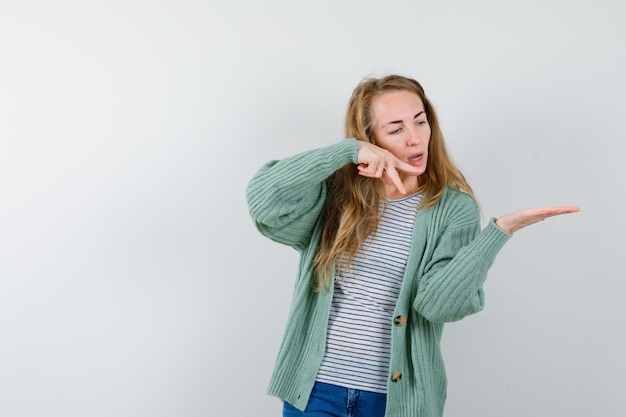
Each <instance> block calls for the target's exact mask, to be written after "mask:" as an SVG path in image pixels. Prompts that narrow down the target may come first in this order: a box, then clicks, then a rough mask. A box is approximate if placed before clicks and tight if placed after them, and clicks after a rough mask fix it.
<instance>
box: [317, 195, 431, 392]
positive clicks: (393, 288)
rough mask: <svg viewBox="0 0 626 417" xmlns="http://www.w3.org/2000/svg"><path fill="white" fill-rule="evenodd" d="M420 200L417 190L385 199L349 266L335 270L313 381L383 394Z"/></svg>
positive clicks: (385, 389) (385, 387) (420, 196)
mask: <svg viewBox="0 0 626 417" xmlns="http://www.w3.org/2000/svg"><path fill="white" fill-rule="evenodd" d="M421 199H422V194H421V193H418V194H414V195H411V196H408V197H405V198H402V199H398V200H388V201H387V204H386V208H385V211H384V213H383V217H382V219H381V221H380V224H379V226H378V230H377V232H376V233H375V234H373V235H371V236H370V237H368V238H367V240H366V241H365V243H364V244H363V247H362V250H360V251H359V252H358V253H357V254H356V256H355V258H354V260H353V261H352V265H351V267H350V270H349V271H346V270H345V268H338V271H337V272H336V278H335V291H334V297H333V302H332V306H331V310H330V319H329V323H328V333H327V343H326V352H325V354H324V359H323V361H322V364H321V367H320V369H319V371H318V375H317V380H318V381H320V382H326V383H329V384H334V385H339V386H342V387H347V388H354V389H360V390H364V391H371V392H378V393H386V391H387V378H388V369H389V359H390V354H391V324H392V320H393V318H392V316H393V311H394V307H395V304H396V300H397V297H398V294H399V292H400V286H401V285H402V279H403V276H404V270H405V267H406V262H407V258H408V256H409V250H410V247H411V234H412V230H413V224H414V222H415V216H416V213H417V206H418V205H419V203H420V201H421Z"/></svg>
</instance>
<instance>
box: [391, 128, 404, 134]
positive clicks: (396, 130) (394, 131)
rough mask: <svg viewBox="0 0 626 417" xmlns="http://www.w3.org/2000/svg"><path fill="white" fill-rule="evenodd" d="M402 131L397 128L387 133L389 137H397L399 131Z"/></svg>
mask: <svg viewBox="0 0 626 417" xmlns="http://www.w3.org/2000/svg"><path fill="white" fill-rule="evenodd" d="M401 130H402V128H397V129H395V130H392V131H391V132H389V134H390V135H397V134H398V133H400V131H401Z"/></svg>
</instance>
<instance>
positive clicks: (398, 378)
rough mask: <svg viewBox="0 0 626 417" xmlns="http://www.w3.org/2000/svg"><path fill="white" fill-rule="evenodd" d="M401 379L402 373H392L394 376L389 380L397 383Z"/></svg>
mask: <svg viewBox="0 0 626 417" xmlns="http://www.w3.org/2000/svg"><path fill="white" fill-rule="evenodd" d="M401 379H402V372H394V374H393V375H391V380H392V381H393V382H398V381H399V380H401Z"/></svg>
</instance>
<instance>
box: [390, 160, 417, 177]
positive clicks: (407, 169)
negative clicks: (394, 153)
mask: <svg viewBox="0 0 626 417" xmlns="http://www.w3.org/2000/svg"><path fill="white" fill-rule="evenodd" d="M395 167H396V169H397V170H398V171H402V172H404V173H405V174H413V175H419V174H421V173H422V168H419V167H414V166H413V165H411V164H409V163H407V162H404V161H401V160H399V159H396V163H395Z"/></svg>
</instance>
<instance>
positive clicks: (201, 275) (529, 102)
mask: <svg viewBox="0 0 626 417" xmlns="http://www.w3.org/2000/svg"><path fill="white" fill-rule="evenodd" d="M625 16H626V13H625V6H624V3H623V2H621V1H619V0H595V1H593V2H591V1H580V0H575V1H571V0H569V1H567V0H528V1H524V2H507V1H497V0H492V1H489V0H475V1H471V2H469V1H462V0H457V1H452V0H451V1H435V0H422V1H408V0H390V1H364V0H361V1H315V2H300V1H288V0H264V1H255V0H239V1H237V0H230V1H224V2H219V1H211V0H209V1H190V0H176V1H174V0H167V1H165V0H162V1H154V0H153V1H147V0H146V1H138V0H125V1H111V0H109V1H54V2H52V1H43V0H42V1H10V0H2V1H1V2H0V60H1V63H0V416H2V417H18V416H20V417H21V416H29V417H30V416H33V417H34V416H63V417H70V416H76V417H79V416H80V417H85V416H98V417H100V416H102V417H104V416H116V417H126V416H128V417H131V416H132V417H137V416H146V417H147V416H150V417H155V416H168V417H169V416H177V417H178V416H184V417H195V416H211V417H213V416H248V415H254V416H261V417H271V416H278V415H280V409H281V405H280V402H279V401H278V400H277V399H275V398H272V397H269V396H267V395H266V394H265V390H266V386H267V382H268V380H269V377H270V373H271V369H272V366H273V362H274V359H275V355H276V353H277V350H278V346H279V343H280V337H281V335H282V331H283V328H284V325H285V321H286V315H287V312H288V308H289V303H290V296H291V288H292V282H293V277H294V273H295V268H296V262H297V259H296V253H295V251H293V250H291V249H289V248H284V247H281V246H279V245H277V244H275V243H272V242H270V241H268V240H267V239H265V238H263V237H261V236H260V235H259V234H258V233H257V231H256V230H255V229H254V227H253V225H252V223H251V221H250V220H249V217H248V213H247V207H246V203H245V186H246V184H247V181H248V180H249V178H250V177H251V176H252V175H253V173H254V172H255V171H256V169H257V168H258V167H259V166H260V165H261V164H262V163H264V162H266V161H267V160H269V159H277V158H282V157H285V156H287V155H291V154H293V153H296V152H300V151H304V150H307V149H310V148H313V147H317V146H322V145H326V144H330V143H334V142H336V141H338V140H341V139H342V138H343V136H342V123H343V113H344V108H345V105H346V102H347V99H348V97H349V95H350V92H351V91H352V88H353V87H354V86H355V85H356V83H357V82H358V81H359V80H360V79H361V78H363V77H365V76H369V75H375V76H378V75H384V74H387V73H389V72H397V73H401V74H404V75H409V76H411V77H414V78H416V79H418V80H419V81H420V82H421V83H422V84H423V85H424V87H425V89H426V92H427V94H428V95H429V96H430V97H431V99H432V101H433V102H434V104H435V106H436V108H437V110H438V112H439V115H440V119H441V120H440V121H441V124H442V126H443V130H444V133H445V135H446V138H447V141H448V144H449V147H450V150H451V152H452V154H453V157H454V158H455V160H456V161H457V163H458V164H459V165H460V166H461V168H462V169H463V170H464V172H465V173H466V174H467V176H468V178H469V180H470V181H471V183H472V185H473V186H474V188H475V191H476V192H477V194H478V197H479V199H480V202H481V205H482V208H483V212H484V218H485V221H486V220H487V219H488V218H489V217H491V216H497V215H498V214H502V213H503V212H506V211H510V210H514V209H518V208H522V207H526V206H540V205H553V204H568V205H569V204H575V205H579V206H580V207H581V209H582V211H581V212H580V213H578V214H575V215H570V216H567V217H562V218H557V219H550V220H549V221H546V222H544V223H542V224H539V225H536V226H534V227H533V228H531V229H526V230H523V231H521V232H519V233H518V234H517V235H516V236H514V238H513V239H512V240H511V241H510V242H509V243H508V244H507V246H506V247H505V249H504V250H503V251H502V253H501V254H500V256H499V258H498V259H497V261H496V264H495V265H494V267H493V268H492V270H491V273H490V278H489V280H488V282H487V284H486V293H487V307H486V309H485V311H483V312H482V313H480V314H478V315H475V316H472V317H469V318H467V319H465V320H463V321H461V322H459V323H454V324H451V325H449V326H448V327H447V328H446V332H445V335H444V342H443V343H444V355H445V358H446V362H447V368H448V374H449V380H450V382H449V396H448V402H447V407H446V416H450V417H452V416H481V417H501V416H508V417H526V416H529V415H535V416H536V415H542V416H543V415H545V416H567V417H576V416H580V417H583V416H584V417H588V416H603V417H623V416H624V415H626V397H625V396H624V392H625V388H626V351H625V345H626V330H625V329H626V327H625V319H626V307H625V305H626V303H625V302H624V296H625V295H624V294H625V290H626V284H625V283H624V278H625V276H626V274H625V273H624V269H623V266H622V263H621V260H623V259H624V249H625V245H624V236H625V235H626V228H625V226H624V215H623V210H624V206H625V198H624V194H623V193H624V186H625V178H626V175H625V174H626V172H625V171H626V170H625V168H624V163H623V161H624V155H625V151H626V145H625V143H626V138H625V134H624V132H625V131H626V117H624V113H625V111H626V77H625V74H626V46H625V43H626V26H625V25H624V18H625Z"/></svg>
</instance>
